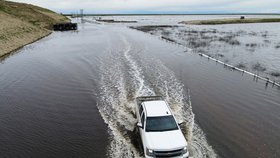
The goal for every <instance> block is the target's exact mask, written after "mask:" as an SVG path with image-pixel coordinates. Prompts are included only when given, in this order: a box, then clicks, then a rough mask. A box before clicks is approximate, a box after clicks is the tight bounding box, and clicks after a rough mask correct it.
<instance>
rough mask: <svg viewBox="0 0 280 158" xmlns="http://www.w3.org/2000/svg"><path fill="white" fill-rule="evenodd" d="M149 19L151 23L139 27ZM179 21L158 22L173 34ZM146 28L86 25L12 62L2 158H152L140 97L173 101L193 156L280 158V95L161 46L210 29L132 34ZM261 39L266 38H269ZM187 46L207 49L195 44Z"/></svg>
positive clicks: (0, 112) (4, 83) (1, 70)
mask: <svg viewBox="0 0 280 158" xmlns="http://www.w3.org/2000/svg"><path fill="white" fill-rule="evenodd" d="M173 17H174V16H173ZM106 18H109V17H106ZM118 18H119V19H117V20H127V19H128V20H129V19H131V18H132V17H123V19H122V17H118ZM125 18H127V19H125ZM141 18H142V19H145V18H146V17H140V16H139V17H135V20H137V21H138V19H141ZM151 18H152V17H148V19H151ZM161 18H163V17H161ZM177 18H178V19H179V20H181V18H182V17H181V16H180V17H177ZM183 18H186V17H183ZM183 18H182V19H183ZM188 18H190V19H191V18H192V16H191V17H188ZM87 19H88V20H92V19H93V18H92V17H88V18H87ZM178 19H176V18H175V19H174V18H170V19H168V18H167V20H166V21H165V20H159V17H155V20H154V21H157V20H158V21H161V22H162V23H164V22H168V21H169V22H168V23H169V24H172V25H173V24H174V23H175V21H178ZM170 21H174V23H172V22H170ZM144 23H149V22H148V21H147V20H146V21H145V20H143V23H142V24H144ZM157 24H158V23H157ZM136 25H137V26H140V25H141V22H138V23H137V24H107V23H102V24H96V23H84V24H80V27H79V31H77V32H55V33H53V34H52V35H51V36H49V37H47V38H45V39H43V40H41V41H38V42H36V43H34V44H31V45H29V46H26V47H25V48H23V49H21V50H19V51H18V52H17V53H15V54H14V55H12V56H10V57H7V58H5V59H2V61H1V64H0V83H1V84H0V155H1V156H3V157H65V156H66V157H67V156H68V157H142V156H143V154H142V150H141V147H140V146H141V145H140V144H139V136H138V134H137V132H136V130H135V123H136V119H135V114H134V113H135V112H134V106H135V97H137V96H141V95H153V94H156V95H162V96H164V97H165V98H166V100H167V101H168V102H169V103H170V105H171V108H172V110H173V112H174V114H175V116H176V117H177V118H181V119H183V120H184V121H185V122H186V124H185V126H186V128H185V129H184V133H185V137H186V139H187V140H188V142H189V144H190V147H189V150H190V152H191V157H195V158H207V157H211V158H212V157H272V158H274V157H275V158H277V157H279V156H280V151H279V149H280V143H279V141H278V140H279V139H280V135H279V133H280V127H279V126H278V123H279V121H280V116H279V115H278V114H279V112H280V99H279V98H280V89H279V88H277V87H272V86H271V85H268V86H265V82H264V81H256V80H253V77H252V76H249V75H246V74H242V73H240V72H237V71H232V70H231V69H228V68H224V67H223V66H221V65H218V64H216V63H215V62H212V61H208V60H207V59H205V58H202V57H200V56H198V55H197V54H196V53H192V52H189V51H187V52H186V47H182V46H180V45H177V44H174V43H168V42H166V41H163V40H161V39H160V38H158V36H162V32H163V31H164V30H165V29H166V30H169V29H171V31H169V32H171V33H170V34H172V36H167V37H168V38H171V37H174V36H177V34H179V33H180V32H181V31H182V32H184V30H186V29H190V30H192V29H195V31H197V30H200V31H203V29H204V28H199V27H197V28H190V27H186V26H176V27H167V28H164V29H155V30H152V31H149V33H154V34H155V35H157V36H151V35H150V34H146V33H143V32H141V31H138V30H134V29H130V28H129V26H136ZM183 27H185V28H184V29H183ZM172 29H173V30H172ZM212 29H213V28H211V29H210V30H212ZM212 31H213V30H212ZM216 32H219V33H218V34H221V38H226V36H227V35H228V33H227V32H231V33H232V34H234V31H225V30H224V31H223V32H225V33H224V34H223V33H221V32H222V31H221V30H218V29H217V31H216ZM248 32H249V31H248ZM248 32H246V33H244V36H245V35H246V36H247V33H248ZM260 32H261V33H262V32H263V30H262V31H260ZM208 33H209V34H210V35H209V36H211V37H212V36H214V35H213V34H214V33H213V32H207V33H205V34H208ZM261 33H258V35H256V36H257V37H258V38H261V39H262V38H264V37H263V36H262V35H261ZM197 34H198V35H197V36H199V37H200V34H201V33H197ZM202 34H204V33H202ZM270 35H271V33H269V32H268V33H267V36H270ZM190 36H196V35H190ZM202 36H204V35H202ZM205 36H206V35H205ZM217 36H218V35H217ZM259 36H260V37H259ZM182 37H183V36H182ZM184 37H185V36H184ZM199 37H197V38H199ZM238 37H239V36H234V37H233V38H232V39H231V40H234V39H236V40H237V39H238ZM249 37H251V36H250V35H249V34H248V38H249ZM186 38H187V37H186ZM246 38H247V37H246ZM178 39H179V38H178ZM185 40H187V39H185ZM238 40H239V39H238ZM269 40H271V41H272V40H273V39H272V38H270V37H269ZM274 40H275V41H276V39H274ZM178 41H180V40H178ZM182 41H183V40H182ZM239 42H240V43H241V40H240V41H239ZM244 43H245V44H244ZM244 43H243V44H242V45H243V47H246V48H247V47H250V45H249V46H247V45H246V44H247V43H248V42H247V41H246V42H244ZM227 44H229V43H226V42H225V45H227ZM273 44H274V42H271V45H273ZM240 45H241V44H240ZM185 46H187V47H190V48H191V49H192V50H194V51H195V50H199V49H195V47H193V45H188V43H187V42H186V43H185ZM234 46H235V45H234ZM209 47H210V46H209ZM269 47H270V46H269ZM202 48H203V47H202ZM202 48H201V49H202ZM226 48H227V47H226V46H225V49H226ZM205 49H206V48H205ZM240 49H241V48H240ZM275 49H276V48H275ZM206 50H207V49H206ZM229 53H231V52H229ZM209 54H210V55H215V53H214V54H211V53H209ZM223 58H224V59H226V58H228V57H227V56H226V55H224V57H223ZM248 59H249V58H248ZM273 59H274V58H273ZM230 60H231V58H230V59H229V62H231V61H230ZM233 61H234V60H232V62H233ZM252 61H253V60H252ZM260 64H261V63H260ZM261 66H262V65H261ZM277 66H279V65H277V62H276V67H277ZM270 70H271V71H272V68H271V67H269V68H268V67H267V68H266V70H265V71H263V72H265V73H266V72H267V73H268V72H270ZM188 90H190V94H191V101H192V104H191V105H190V104H188V99H190V98H188V95H187V92H188Z"/></svg>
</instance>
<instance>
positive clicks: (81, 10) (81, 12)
mask: <svg viewBox="0 0 280 158" xmlns="http://www.w3.org/2000/svg"><path fill="white" fill-rule="evenodd" d="M80 17H81V22H83V20H84V19H83V18H84V9H80Z"/></svg>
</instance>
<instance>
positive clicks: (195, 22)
mask: <svg viewBox="0 0 280 158" xmlns="http://www.w3.org/2000/svg"><path fill="white" fill-rule="evenodd" d="M271 22H280V18H249V19H237V18H232V19H214V20H193V21H182V22H180V23H182V24H190V25H221V24H240V23H271Z"/></svg>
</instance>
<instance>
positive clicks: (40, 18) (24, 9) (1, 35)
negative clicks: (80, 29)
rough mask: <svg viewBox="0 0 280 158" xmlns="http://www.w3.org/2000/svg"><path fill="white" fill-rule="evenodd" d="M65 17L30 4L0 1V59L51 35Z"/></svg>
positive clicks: (65, 19) (64, 20)
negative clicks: (53, 26)
mask: <svg viewBox="0 0 280 158" xmlns="http://www.w3.org/2000/svg"><path fill="white" fill-rule="evenodd" d="M67 21H69V19H67V18H66V17H65V16H62V15H59V14H57V13H55V12H53V11H50V10H47V9H44V8H41V7H37V6H34V5H30V4H24V3H15V2H9V1H3V0H0V57H1V56H4V55H6V54H8V53H10V52H12V51H14V50H16V49H18V48H21V47H23V46H25V45H26V44H29V43H32V42H34V41H36V40H38V39H40V38H42V37H45V36H47V35H49V34H50V33H51V29H52V25H53V24H54V23H58V22H67Z"/></svg>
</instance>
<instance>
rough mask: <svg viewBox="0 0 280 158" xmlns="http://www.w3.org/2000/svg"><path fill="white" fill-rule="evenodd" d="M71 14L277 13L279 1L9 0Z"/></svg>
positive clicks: (279, 9) (279, 5)
mask: <svg viewBox="0 0 280 158" xmlns="http://www.w3.org/2000/svg"><path fill="white" fill-rule="evenodd" d="M12 1H17V2H25V3H31V4H35V5H38V6H41V7H45V8H49V9H51V10H54V11H57V12H64V13H71V12H75V11H78V10H79V9H84V10H85V12H86V13H280V0H12Z"/></svg>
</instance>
